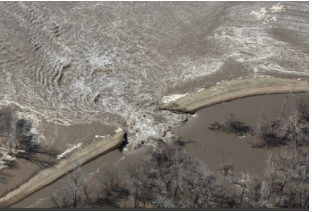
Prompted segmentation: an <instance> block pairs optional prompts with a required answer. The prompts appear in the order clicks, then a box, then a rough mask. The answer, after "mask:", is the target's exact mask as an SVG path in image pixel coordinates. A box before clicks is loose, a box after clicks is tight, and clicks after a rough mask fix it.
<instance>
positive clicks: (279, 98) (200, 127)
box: [172, 94, 301, 174]
mask: <svg viewBox="0 0 312 212" xmlns="http://www.w3.org/2000/svg"><path fill="white" fill-rule="evenodd" d="M295 95H301V94H295ZM292 100H293V98H292V97H289V99H288V101H287V104H286V106H285V112H286V111H289V110H290V109H291V108H292V104H293V101H292ZM284 101H285V94H279V95H268V96H267V95H265V96H255V97H247V98H243V99H238V100H234V101H231V102H225V103H221V104H217V105H214V106H211V107H207V108H204V109H201V110H199V111H197V112H196V114H195V117H192V118H191V119H190V120H188V121H187V122H186V123H184V124H182V125H181V126H179V127H177V128H174V129H172V132H175V133H177V134H179V135H180V136H182V140H183V141H184V142H185V145H184V146H183V149H184V150H185V151H186V152H188V153H190V154H191V155H193V156H194V157H196V158H198V159H199V160H201V161H203V162H204V163H206V164H207V165H208V168H209V169H210V170H211V171H215V170H216V169H217V167H218V165H219V164H221V163H226V162H228V163H232V164H234V168H235V170H236V171H244V172H248V173H250V174H260V173H261V172H262V171H263V169H264V167H265V165H266V159H267V154H268V153H273V154H274V153H279V152H280V148H272V149H259V148H252V147H251V143H250V142H256V141H257V139H256V138H255V137H252V136H248V135H246V136H245V137H241V138H239V137H238V136H235V135H234V134H225V133H219V132H215V131H212V130H209V129H208V126H209V124H210V123H213V122H214V121H221V120H222V119H223V118H224V117H225V116H226V115H228V114H229V113H230V112H233V113H234V114H235V115H236V116H237V119H238V120H239V121H243V122H245V123H246V125H247V126H250V127H255V126H256V122H257V120H258V118H259V117H260V113H261V111H264V112H268V114H269V117H270V119H271V120H274V119H277V118H279V115H280V111H281V109H282V106H283V104H284Z"/></svg>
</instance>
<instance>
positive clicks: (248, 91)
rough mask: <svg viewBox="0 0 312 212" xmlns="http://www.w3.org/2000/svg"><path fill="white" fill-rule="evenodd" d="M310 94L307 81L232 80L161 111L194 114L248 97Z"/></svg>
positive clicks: (273, 79)
mask: <svg viewBox="0 0 312 212" xmlns="http://www.w3.org/2000/svg"><path fill="white" fill-rule="evenodd" d="M291 91H292V92H308V91H309V85H308V82H307V81H299V80H290V79H280V78H273V77H268V78H267V77H265V78H251V79H243V80H232V81H228V82H225V83H222V84H219V85H216V86H214V87H211V88H208V89H206V90H204V91H201V92H198V93H195V94H191V95H189V96H186V97H183V98H180V99H178V100H176V101H173V102H170V103H167V104H162V105H161V109H164V110H171V111H174V112H184V113H194V112H196V111H197V110H199V109H202V108H204V107H207V106H211V105H214V104H218V103H221V102H224V101H230V100H234V99H239V98H243V97H248V96H255V95H265V94H281V93H288V92H291Z"/></svg>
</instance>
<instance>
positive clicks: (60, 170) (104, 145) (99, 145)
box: [0, 131, 125, 208]
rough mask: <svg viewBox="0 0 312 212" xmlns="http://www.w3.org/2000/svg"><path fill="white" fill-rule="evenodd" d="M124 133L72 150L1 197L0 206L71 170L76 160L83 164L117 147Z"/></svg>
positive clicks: (23, 196)
mask: <svg viewBox="0 0 312 212" xmlns="http://www.w3.org/2000/svg"><path fill="white" fill-rule="evenodd" d="M124 133H125V131H120V132H117V133H116V134H114V135H112V136H111V137H109V138H105V139H101V140H99V141H95V142H92V143H90V144H88V145H85V146H83V147H81V148H80V149H77V151H75V152H73V153H72V154H71V155H70V156H68V158H66V159H64V160H62V161H61V162H60V163H59V164H57V165H56V166H54V167H52V168H49V169H45V170H43V171H41V172H40V173H38V174H37V175H36V176H34V177H33V178H31V179H30V180H29V181H28V182H26V183H25V184H23V185H22V186H21V187H19V188H18V189H16V190H14V191H12V192H10V193H8V194H7V195H6V196H4V197H3V198H1V199H0V208H8V207H10V206H11V205H14V204H16V203H18V202H19V201H21V200H22V199H24V198H26V197H27V196H29V195H31V194H33V193H35V192H36V191H38V190H40V189H41V188H44V187H45V186H47V185H49V184H51V183H53V182H55V181H56V180H58V179H59V178H61V177H63V176H64V175H66V173H68V172H70V171H71V170H73V168H74V167H75V165H76V164H77V162H78V163H79V164H85V163H87V162H89V161H91V160H93V159H95V158H97V157H98V156H100V155H103V154H105V153H108V152H110V151H112V150H114V149H116V148H118V147H119V146H120V145H121V144H122V142H123V141H124Z"/></svg>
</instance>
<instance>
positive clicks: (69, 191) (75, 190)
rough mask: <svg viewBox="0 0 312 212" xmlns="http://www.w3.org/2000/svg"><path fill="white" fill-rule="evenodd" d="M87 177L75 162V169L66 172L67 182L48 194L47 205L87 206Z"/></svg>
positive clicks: (65, 206)
mask: <svg viewBox="0 0 312 212" xmlns="http://www.w3.org/2000/svg"><path fill="white" fill-rule="evenodd" d="M87 184H88V179H87V178H85V177H84V174H83V173H82V171H81V166H80V164H79V163H78V162H77V163H76V165H75V169H74V170H73V171H72V172H70V173H68V174H67V184H66V185H65V186H64V187H63V188H60V189H58V190H57V191H55V192H53V193H52V194H51V195H50V201H49V206H50V207H56V208H82V207H84V208H85V207H87V206H88V201H85V199H84V198H83V195H82V194H84V195H85V196H86V198H89V196H88V195H89V189H87Z"/></svg>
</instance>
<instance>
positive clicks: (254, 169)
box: [11, 94, 300, 208]
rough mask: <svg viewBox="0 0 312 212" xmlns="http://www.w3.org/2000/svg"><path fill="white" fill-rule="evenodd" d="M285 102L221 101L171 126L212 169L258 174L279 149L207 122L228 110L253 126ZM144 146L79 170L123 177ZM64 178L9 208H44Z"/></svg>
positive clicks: (267, 98)
mask: <svg viewBox="0 0 312 212" xmlns="http://www.w3.org/2000/svg"><path fill="white" fill-rule="evenodd" d="M294 95H295V96H296V95H300V94H294ZM292 100H293V98H292V97H290V98H289V99H288V102H287V104H286V106H285V112H286V111H289V110H290V109H291V108H292V102H293V101H292ZM284 101H285V94H278V95H263V96H255V97H247V98H242V99H238V100H233V101H230V102H224V103H220V104H217V105H214V106H211V107H207V108H204V109H201V110H199V111H197V112H196V114H195V115H194V117H192V118H190V119H189V120H188V121H187V122H185V123H184V124H182V125H181V126H179V127H176V128H173V129H172V130H171V132H175V133H177V134H178V135H181V136H182V140H183V141H185V142H186V144H185V145H184V146H183V147H182V150H185V151H186V152H188V153H189V154H191V155H193V156H194V157H196V158H198V159H199V160H201V161H203V162H204V163H206V164H207V166H208V168H209V169H210V170H211V171H214V172H215V171H216V169H217V167H218V165H219V164H221V163H225V162H230V163H232V164H234V167H235V168H234V169H235V171H244V172H248V173H250V174H261V172H262V171H263V170H264V168H265V165H266V159H267V154H268V153H269V152H271V153H273V154H276V153H279V152H280V150H281V148H273V149H257V148H252V147H251V144H250V143H249V142H252V141H256V139H255V138H254V137H251V136H246V137H244V138H238V137H236V136H235V135H231V134H223V133H220V134H219V133H217V132H214V131H211V130H209V129H208V125H209V123H212V122H214V121H220V120H221V119H222V118H224V117H225V116H226V115H227V114H228V113H229V112H234V113H235V115H236V116H237V118H238V120H240V121H243V122H245V123H246V125H248V126H251V127H255V125H256V121H257V119H258V117H259V115H260V112H261V111H264V112H268V113H269V115H270V118H271V119H272V120H273V119H276V118H278V117H279V114H280V111H281V108H282V105H283V104H284ZM187 141H192V142H187ZM144 148H146V147H145V146H143V147H141V148H140V149H138V150H136V151H134V152H132V153H130V154H123V153H121V152H120V150H114V151H112V152H110V153H108V154H106V155H103V156H101V157H99V158H97V159H96V160H94V161H92V162H90V163H88V164H86V165H84V166H83V167H82V171H83V172H84V173H85V174H92V173H94V172H96V171H97V169H98V168H99V167H102V166H104V167H105V166H108V165H110V164H114V165H116V166H117V168H118V170H119V177H120V179H123V177H124V167H126V166H127V165H129V164H130V163H135V162H138V161H140V160H142V159H143V158H144ZM94 180H95V179H94ZM66 181H67V177H64V178H62V179H60V180H58V181H57V182H55V183H53V184H51V185H49V186H47V187H45V188H43V189H41V190H40V191H38V192H36V193H34V194H33V195H31V196H29V197H27V198H25V199H24V200H23V201H21V202H19V203H18V204H16V205H13V206H12V207H11V208H26V207H35V208H38V207H46V205H47V200H48V196H49V194H50V193H51V192H52V191H54V190H56V189H58V188H60V187H62V186H64V185H65V184H66ZM123 181H124V180H123Z"/></svg>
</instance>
